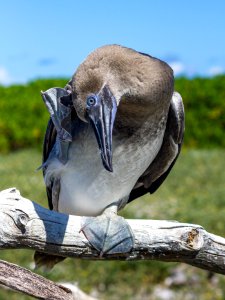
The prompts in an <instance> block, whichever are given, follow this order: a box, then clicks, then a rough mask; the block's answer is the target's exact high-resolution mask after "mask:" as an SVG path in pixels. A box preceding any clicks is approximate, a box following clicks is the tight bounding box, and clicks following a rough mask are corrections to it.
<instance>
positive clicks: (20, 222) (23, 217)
mask: <svg viewBox="0 0 225 300" xmlns="http://www.w3.org/2000/svg"><path fill="white" fill-rule="evenodd" d="M28 221H29V217H28V215H27V214H25V213H24V212H22V211H20V210H19V211H17V216H16V226H17V227H18V228H19V229H20V230H21V231H22V233H24V232H25V231H26V225H27V223H28Z"/></svg>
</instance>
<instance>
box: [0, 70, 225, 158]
mask: <svg viewBox="0 0 225 300" xmlns="http://www.w3.org/2000/svg"><path fill="white" fill-rule="evenodd" d="M67 81H68V80H67V79H48V80H44V79H38V80H35V81H32V82H30V83H28V84H27V85H14V86H10V87H3V86H0V114H1V115H0V152H1V153H7V152H9V151H11V150H17V149H21V148H26V147H30V146H34V147H39V148H40V147H41V145H42V141H43V135H44V132H45V128H46V124H47V120H48V118H49V115H48V112H47V110H46V108H45V105H44V103H43V102H42V99H41V96H40V91H41V90H43V91H44V90H47V89H48V88H51V87H55V86H58V87H64V86H65V84H66V82H67ZM176 90H177V91H178V92H179V93H180V94H181V95H182V97H183V101H184V105H185V112H186V128H188V130H187V131H186V133H185V146H187V147H192V148H214V147H217V148H218V147H224V146H225V139H224V129H225V101H224V99H225V76H216V77H214V78H194V79H187V78H178V79H176Z"/></svg>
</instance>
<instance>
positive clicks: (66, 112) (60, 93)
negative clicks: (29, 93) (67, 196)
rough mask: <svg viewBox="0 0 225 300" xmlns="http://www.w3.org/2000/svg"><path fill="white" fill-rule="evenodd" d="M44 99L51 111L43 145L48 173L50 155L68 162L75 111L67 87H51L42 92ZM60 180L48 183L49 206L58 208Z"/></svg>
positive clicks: (53, 179) (45, 167)
mask: <svg viewBox="0 0 225 300" xmlns="http://www.w3.org/2000/svg"><path fill="white" fill-rule="evenodd" d="M42 97H43V100H44V102H45V104H46V106H47V108H48V111H49V113H50V116H51V118H50V120H49V122H48V125H47V129H46V133H45V138H44V145H43V165H42V168H43V175H44V176H45V174H46V169H47V165H48V159H49V157H50V156H57V158H58V159H59V160H60V161H61V162H62V163H66V161H67V153H68V147H69V144H70V142H71V140H72V119H73V117H74V111H73V106H72V97H71V93H70V91H69V89H68V87H66V88H65V89H62V88H51V89H49V90H47V91H46V92H43V93H42ZM59 190H60V182H59V180H58V179H57V178H52V180H51V181H50V182H49V183H48V184H46V191H47V196H48V203H49V208H50V209H54V210H57V203H58V194H59Z"/></svg>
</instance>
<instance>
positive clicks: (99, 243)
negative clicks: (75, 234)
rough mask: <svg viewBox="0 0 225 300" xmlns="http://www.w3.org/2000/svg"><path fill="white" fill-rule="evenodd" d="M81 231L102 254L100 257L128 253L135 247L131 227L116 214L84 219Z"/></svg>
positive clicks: (104, 214)
mask: <svg viewBox="0 0 225 300" xmlns="http://www.w3.org/2000/svg"><path fill="white" fill-rule="evenodd" d="M81 231H82V232H83V233H84V235H85V237H86V238H87V239H88V241H89V242H90V244H91V245H92V246H93V247H94V248H95V249H96V250H98V251H99V252H100V256H103V255H104V254H118V253H128V252H130V251H131V250H132V248H133V245H134V236H133V233H132V230H131V228H130V225H129V224H128V222H127V221H126V220H125V219H124V218H123V217H120V216H118V215H117V214H115V213H110V214H106V213H103V214H102V215H100V216H98V217H84V218H83V226H82V228H81Z"/></svg>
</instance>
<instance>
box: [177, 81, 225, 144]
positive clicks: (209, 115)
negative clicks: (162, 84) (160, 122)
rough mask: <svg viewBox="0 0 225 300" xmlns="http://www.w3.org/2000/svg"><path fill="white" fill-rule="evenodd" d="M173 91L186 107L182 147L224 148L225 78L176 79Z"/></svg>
mask: <svg viewBox="0 0 225 300" xmlns="http://www.w3.org/2000/svg"><path fill="white" fill-rule="evenodd" d="M175 87H176V90H177V91H179V92H180V94H181V95H182V98H183V101H184V105H185V117H186V131H185V144H186V145H187V146H189V147H201V148H203V147H204V148H213V147H224V146H225V139H224V129H225V76H216V77H214V78H194V79H187V78H179V79H177V80H176V85H175Z"/></svg>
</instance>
